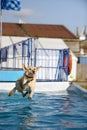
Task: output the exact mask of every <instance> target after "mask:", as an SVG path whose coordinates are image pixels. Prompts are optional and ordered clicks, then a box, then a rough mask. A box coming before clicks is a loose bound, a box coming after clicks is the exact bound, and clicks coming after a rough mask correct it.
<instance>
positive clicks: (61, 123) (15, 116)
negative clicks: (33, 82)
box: [0, 91, 87, 130]
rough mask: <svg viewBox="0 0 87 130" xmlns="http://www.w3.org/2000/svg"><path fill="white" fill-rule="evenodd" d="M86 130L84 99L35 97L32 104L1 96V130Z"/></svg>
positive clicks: (60, 95) (65, 95)
mask: <svg viewBox="0 0 87 130" xmlns="http://www.w3.org/2000/svg"><path fill="white" fill-rule="evenodd" d="M69 129H71V130H73V129H76V130H79V129H82V130H87V99H85V98H83V97H81V96H79V95H77V94H75V93H74V92H70V91H69V92H67V91H64V92H61V93H56V92H53V93H52V92H50V93H35V94H34V96H33V99H32V100H28V98H27V97H25V98H23V97H22V96H21V95H20V94H18V93H16V94H15V95H14V96H12V97H8V96H7V93H6V92H0V130H69Z"/></svg>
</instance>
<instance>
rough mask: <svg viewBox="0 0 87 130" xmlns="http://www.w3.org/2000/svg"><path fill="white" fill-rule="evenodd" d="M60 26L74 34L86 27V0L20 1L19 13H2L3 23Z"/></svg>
mask: <svg viewBox="0 0 87 130" xmlns="http://www.w3.org/2000/svg"><path fill="white" fill-rule="evenodd" d="M19 19H22V20H23V21H24V22H25V23H37V24H39V23H40V24H58V25H59V24H60V25H61V24H62V25H64V26H66V27H67V28H68V29H69V30H71V31H72V32H74V30H75V28H76V27H79V31H81V29H82V28H83V26H84V25H86V26H87V0H21V11H12V10H11V11H6V10H3V11H2V21H3V22H16V23H17V22H19Z"/></svg>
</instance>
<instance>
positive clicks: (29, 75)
mask: <svg viewBox="0 0 87 130" xmlns="http://www.w3.org/2000/svg"><path fill="white" fill-rule="evenodd" d="M39 69H40V67H34V66H29V67H26V66H25V65H24V64H23V70H24V75H23V76H22V77H20V78H19V79H18V80H17V81H16V86H15V87H14V88H13V89H12V90H11V91H10V92H9V94H8V96H12V95H13V94H14V93H15V91H16V90H17V91H18V92H20V93H22V96H23V97H25V96H26V94H29V97H28V98H29V99H32V96H33V94H34V90H35V84H36V73H37V71H38V70H39Z"/></svg>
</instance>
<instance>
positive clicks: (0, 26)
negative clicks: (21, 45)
mask: <svg viewBox="0 0 87 130" xmlns="http://www.w3.org/2000/svg"><path fill="white" fill-rule="evenodd" d="M1 46H2V9H1V0H0V48H1Z"/></svg>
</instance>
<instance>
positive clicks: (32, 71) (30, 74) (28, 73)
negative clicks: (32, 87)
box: [23, 64, 40, 78]
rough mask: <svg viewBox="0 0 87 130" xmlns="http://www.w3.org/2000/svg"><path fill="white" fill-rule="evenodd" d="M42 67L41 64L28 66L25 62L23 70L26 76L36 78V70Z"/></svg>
mask: <svg viewBox="0 0 87 130" xmlns="http://www.w3.org/2000/svg"><path fill="white" fill-rule="evenodd" d="M39 69H40V66H38V67H34V66H29V67H26V66H25V65H24V64H23V70H24V71H25V76H26V77H28V78H34V76H35V74H36V72H37V71H38V70H39Z"/></svg>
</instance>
